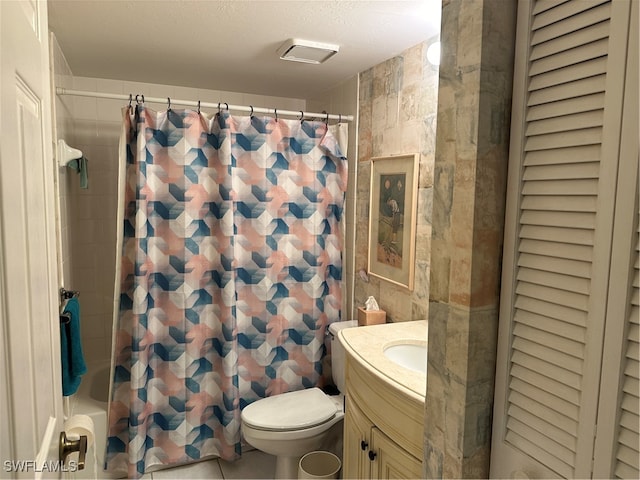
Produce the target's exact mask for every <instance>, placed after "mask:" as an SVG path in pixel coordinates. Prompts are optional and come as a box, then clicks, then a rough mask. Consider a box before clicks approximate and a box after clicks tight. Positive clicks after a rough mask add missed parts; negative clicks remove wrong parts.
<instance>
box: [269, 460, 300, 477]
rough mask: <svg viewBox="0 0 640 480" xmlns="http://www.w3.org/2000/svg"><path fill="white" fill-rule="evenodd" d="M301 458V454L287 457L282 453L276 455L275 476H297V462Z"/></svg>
mask: <svg viewBox="0 0 640 480" xmlns="http://www.w3.org/2000/svg"><path fill="white" fill-rule="evenodd" d="M301 458H302V457H301V456H293V457H287V456H284V455H278V456H277V457H276V473H275V478H277V479H285V478H289V479H291V478H298V464H299V463H300V459H301Z"/></svg>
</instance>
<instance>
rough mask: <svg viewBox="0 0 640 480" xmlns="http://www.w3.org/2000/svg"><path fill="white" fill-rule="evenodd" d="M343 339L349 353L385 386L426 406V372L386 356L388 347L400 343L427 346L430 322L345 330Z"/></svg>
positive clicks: (421, 321) (419, 321)
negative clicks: (399, 363) (403, 364)
mask: <svg viewBox="0 0 640 480" xmlns="http://www.w3.org/2000/svg"><path fill="white" fill-rule="evenodd" d="M339 338H340V340H341V341H342V344H343V345H344V347H345V350H346V351H347V353H348V354H349V355H350V356H352V357H353V358H354V359H355V360H356V361H358V362H359V363H360V364H361V365H362V366H363V367H365V368H366V369H367V370H368V371H370V372H371V373H372V374H374V375H376V376H377V377H379V378H381V379H382V380H383V381H385V383H388V384H390V385H391V386H393V387H395V388H397V389H398V390H400V391H402V392H403V393H405V394H406V395H408V396H410V397H412V398H414V399H415V400H417V401H419V402H422V403H424V397H425V394H426V391H427V376H426V374H425V373H421V372H417V371H414V370H410V369H408V368H405V367H401V366H400V365H398V364H397V363H395V362H393V361H391V360H390V359H389V358H387V356H386V355H385V354H384V348H385V347H388V346H390V345H395V344H399V343H409V344H411V343H413V344H416V345H425V346H426V344H427V321H426V320H417V321H411V322H396V323H384V324H380V325H369V326H365V327H357V328H345V329H343V330H341V331H340V333H339Z"/></svg>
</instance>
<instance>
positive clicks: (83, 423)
mask: <svg viewBox="0 0 640 480" xmlns="http://www.w3.org/2000/svg"><path fill="white" fill-rule="evenodd" d="M64 431H65V432H66V433H67V438H69V439H70V440H77V439H78V438H80V435H86V436H87V450H89V449H90V448H91V446H92V445H93V441H94V438H95V430H94V426H93V420H92V419H91V417H90V416H88V415H72V416H71V417H69V418H68V419H67V421H66V422H64Z"/></svg>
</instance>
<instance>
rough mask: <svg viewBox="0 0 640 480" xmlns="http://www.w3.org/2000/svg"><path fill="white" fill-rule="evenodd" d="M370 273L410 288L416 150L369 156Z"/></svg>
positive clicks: (411, 288)
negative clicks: (407, 152)
mask: <svg viewBox="0 0 640 480" xmlns="http://www.w3.org/2000/svg"><path fill="white" fill-rule="evenodd" d="M370 192H371V193H370V199H369V200H370V203H369V262H368V263H369V265H368V270H369V274H370V275H374V276H376V277H379V278H381V279H383V280H387V281H389V282H392V283H395V284H396V285H400V286H402V287H405V288H408V289H409V290H413V276H414V263H415V245H416V242H415V237H416V210H417V203H418V154H415V153H412V154H408V155H396V156H392V157H376V158H372V159H371V188H370Z"/></svg>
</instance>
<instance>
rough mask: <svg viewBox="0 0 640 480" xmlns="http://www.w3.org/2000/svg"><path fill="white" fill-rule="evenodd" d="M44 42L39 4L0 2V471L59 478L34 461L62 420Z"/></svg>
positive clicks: (50, 456) (51, 455) (43, 455)
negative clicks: (0, 349)
mask: <svg viewBox="0 0 640 480" xmlns="http://www.w3.org/2000/svg"><path fill="white" fill-rule="evenodd" d="M48 45H49V41H48V27H47V4H46V2H44V1H37V0H22V1H6V0H2V1H0V135H1V137H0V317H1V318H0V319H1V327H0V328H1V329H2V330H1V331H0V337H1V340H0V348H2V351H0V378H1V380H0V388H1V390H0V404H1V407H0V416H1V417H0V428H1V431H0V459H2V466H1V467H0V468H1V469H2V476H3V477H6V476H11V477H13V476H16V477H18V476H20V477H30V478H33V477H36V478H38V477H41V476H47V477H51V476H53V477H58V476H59V474H58V473H55V474H49V473H48V472H47V467H45V468H44V469H43V468H42V466H43V462H45V461H46V462H47V463H48V464H49V465H52V464H53V461H55V460H56V459H57V442H58V436H59V434H60V431H61V429H62V428H61V427H62V421H63V418H62V388H61V380H60V378H61V376H60V346H59V328H60V327H59V316H58V314H59V311H58V299H57V292H56V290H57V285H56V282H57V262H56V248H55V209H54V199H55V197H54V181H53V178H54V177H53V175H54V164H53V143H52V133H51V122H52V119H51V106H50V105H51V103H50V102H51V98H50V97H51V93H50V88H51V87H50V80H49V79H50V73H49V51H48V50H49V47H48ZM32 462H38V463H37V464H36V465H34V464H33V463H32ZM49 462H51V463H49ZM39 470H44V471H39Z"/></svg>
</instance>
